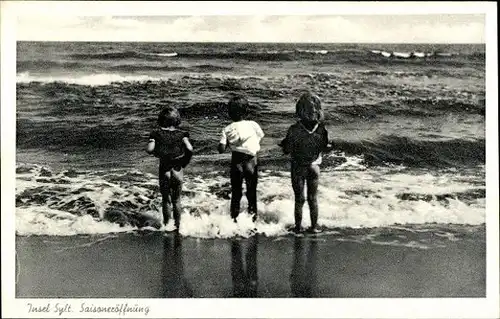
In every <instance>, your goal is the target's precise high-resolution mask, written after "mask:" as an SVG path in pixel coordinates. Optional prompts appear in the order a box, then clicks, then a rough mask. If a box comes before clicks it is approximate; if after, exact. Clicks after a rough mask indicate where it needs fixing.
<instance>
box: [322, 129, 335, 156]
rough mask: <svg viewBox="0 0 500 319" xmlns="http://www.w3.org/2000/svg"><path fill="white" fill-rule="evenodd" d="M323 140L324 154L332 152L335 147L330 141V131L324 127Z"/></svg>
mask: <svg viewBox="0 0 500 319" xmlns="http://www.w3.org/2000/svg"><path fill="white" fill-rule="evenodd" d="M322 140H323V141H322V144H323V152H331V151H332V150H333V145H332V143H330V141H328V131H327V130H326V127H323V134H322Z"/></svg>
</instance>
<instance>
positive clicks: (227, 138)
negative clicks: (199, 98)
mask: <svg viewBox="0 0 500 319" xmlns="http://www.w3.org/2000/svg"><path fill="white" fill-rule="evenodd" d="M247 107H248V101H247V100H246V99H244V98H241V97H235V98H232V99H231V100H230V101H229V103H228V113H229V117H230V118H231V120H232V121H233V122H232V123H231V124H229V125H227V126H226V127H225V128H224V129H223V130H222V134H221V139H220V142H219V152H220V153H222V152H224V151H225V150H226V148H227V147H229V148H230V149H231V153H232V154H231V217H232V218H233V220H234V221H236V218H237V217H238V215H239V213H240V200H241V197H242V196H243V190H242V186H243V180H244V181H245V183H246V186H247V193H246V195H247V199H248V211H249V213H250V214H251V215H253V217H252V219H253V220H254V221H255V220H256V218H257V180H258V173H257V166H258V162H257V153H258V151H259V150H260V140H261V139H262V137H264V132H262V129H261V128H260V126H259V124H257V123H256V122H254V121H248V120H244V119H243V117H244V116H245V115H246V112H247Z"/></svg>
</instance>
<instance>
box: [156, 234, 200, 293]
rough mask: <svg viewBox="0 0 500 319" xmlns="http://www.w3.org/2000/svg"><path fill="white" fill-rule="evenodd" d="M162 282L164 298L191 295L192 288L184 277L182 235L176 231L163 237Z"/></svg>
mask: <svg viewBox="0 0 500 319" xmlns="http://www.w3.org/2000/svg"><path fill="white" fill-rule="evenodd" d="M162 284H163V296H164V297H165V298H190V297H193V290H192V289H191V287H190V285H189V283H188V282H187V280H186V278H184V262H183V259H182V237H181V235H179V234H177V233H176V234H173V235H168V236H165V237H164V239H163V266H162Z"/></svg>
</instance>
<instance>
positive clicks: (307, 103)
mask: <svg viewBox="0 0 500 319" xmlns="http://www.w3.org/2000/svg"><path fill="white" fill-rule="evenodd" d="M295 114H296V115H297V116H298V117H299V118H300V119H301V120H304V121H309V122H312V121H317V122H319V121H322V120H323V110H322V108H321V100H320V99H319V97H318V96H317V95H314V94H311V93H310V92H306V93H304V94H302V95H301V96H300V99H299V100H298V101H297V104H296V105H295Z"/></svg>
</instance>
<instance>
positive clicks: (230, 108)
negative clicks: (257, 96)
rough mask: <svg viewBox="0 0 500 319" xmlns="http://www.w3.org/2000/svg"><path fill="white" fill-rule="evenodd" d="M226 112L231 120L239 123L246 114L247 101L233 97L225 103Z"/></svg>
mask: <svg viewBox="0 0 500 319" xmlns="http://www.w3.org/2000/svg"><path fill="white" fill-rule="evenodd" d="M227 112H228V115H229V117H230V118H231V120H233V121H239V120H241V119H242V118H243V117H244V116H245V115H247V112H248V101H247V99H246V98H244V97H242V96H234V97H232V98H231V99H230V100H229V102H228V103H227Z"/></svg>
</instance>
